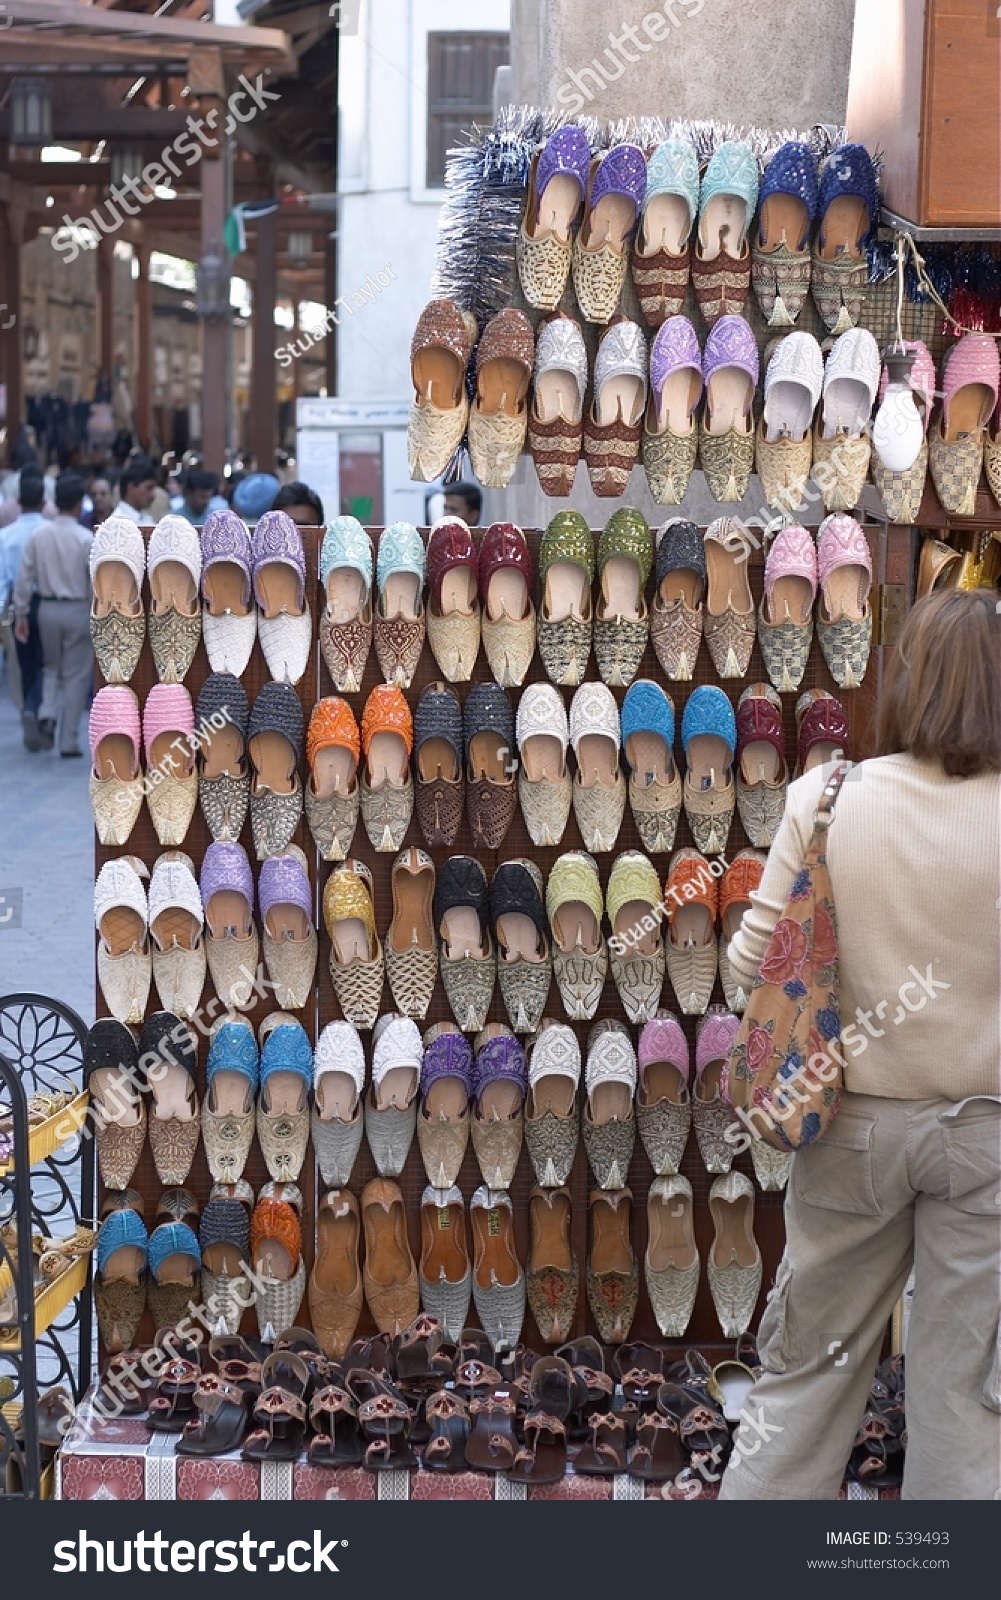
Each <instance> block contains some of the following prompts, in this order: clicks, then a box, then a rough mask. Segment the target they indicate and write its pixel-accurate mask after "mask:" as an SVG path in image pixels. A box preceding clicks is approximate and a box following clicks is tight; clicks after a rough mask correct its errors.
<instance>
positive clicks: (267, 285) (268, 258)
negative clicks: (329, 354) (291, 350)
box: [250, 211, 298, 472]
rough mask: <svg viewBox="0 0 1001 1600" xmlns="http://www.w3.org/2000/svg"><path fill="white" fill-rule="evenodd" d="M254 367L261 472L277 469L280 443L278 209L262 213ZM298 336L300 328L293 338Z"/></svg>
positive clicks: (254, 434) (255, 439)
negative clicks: (276, 322) (277, 397)
mask: <svg viewBox="0 0 1001 1600" xmlns="http://www.w3.org/2000/svg"><path fill="white" fill-rule="evenodd" d="M254 228H255V232H256V245H257V249H256V255H255V259H256V275H255V278H254V319H253V343H252V349H251V358H250V360H251V371H250V448H251V452H252V453H253V454H254V455H255V456H256V457H257V470H258V472H274V470H275V449H276V446H277V443H278V416H277V399H276V396H275V374H276V369H275V299H276V297H277V293H278V213H277V211H272V212H271V214H270V216H267V217H258V218H257V221H256V222H255V223H254ZM295 337H298V333H297V331H294V332H293V338H295Z"/></svg>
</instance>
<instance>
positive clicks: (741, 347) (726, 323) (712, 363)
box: [702, 317, 758, 389]
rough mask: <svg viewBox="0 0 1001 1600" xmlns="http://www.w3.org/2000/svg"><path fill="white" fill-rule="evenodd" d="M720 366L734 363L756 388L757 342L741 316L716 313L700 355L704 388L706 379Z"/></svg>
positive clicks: (713, 374)
mask: <svg viewBox="0 0 1001 1600" xmlns="http://www.w3.org/2000/svg"><path fill="white" fill-rule="evenodd" d="M724 367H737V368H738V369H739V370H740V371H741V372H746V373H747V376H748V377H749V378H750V380H751V383H752V384H753V385H754V387H755V388H757V384H758V345H757V341H756V339H755V337H754V334H753V333H752V332H751V328H750V325H749V324H748V323H747V322H745V320H744V318H743V317H720V319H719V321H718V322H717V323H716V324H715V326H714V327H713V328H712V330H711V331H710V334H709V337H708V339H707V340H706V348H705V354H704V355H703V358H702V377H703V379H704V380H705V385H706V388H707V389H708V387H709V383H710V380H711V379H712V378H714V377H715V375H716V373H717V372H720V371H721V370H722V369H723V368H724Z"/></svg>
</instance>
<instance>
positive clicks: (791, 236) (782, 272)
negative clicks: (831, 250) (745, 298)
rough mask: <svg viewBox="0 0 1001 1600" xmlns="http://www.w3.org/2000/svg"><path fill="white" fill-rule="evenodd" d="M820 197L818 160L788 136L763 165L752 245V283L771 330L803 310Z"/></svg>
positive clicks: (785, 324)
mask: <svg viewBox="0 0 1001 1600" xmlns="http://www.w3.org/2000/svg"><path fill="white" fill-rule="evenodd" d="M819 199H820V185H819V182H818V178H817V158H816V156H815V155H814V154H813V151H812V150H811V149H810V147H809V145H807V144H804V143H803V142H802V140H800V139H789V140H788V141H787V142H786V143H785V144H783V145H780V146H779V148H778V149H777V150H776V152H775V154H774V155H773V156H772V158H771V160H770V161H769V162H768V165H767V166H766V168H765V175H764V177H763V178H762V180H761V188H760V191H759V208H758V225H757V228H756V229H755V232H754V242H753V244H752V246H751V281H752V282H753V284H754V293H755V295H756V297H757V301H758V305H759V306H760V307H761V313H762V315H763V316H764V317H765V318H766V319H767V322H768V326H769V327H770V328H791V327H792V325H793V323H794V322H795V321H796V318H797V317H798V316H799V314H800V312H801V311H802V309H803V303H804V301H805V300H806V297H807V294H808V293H809V289H810V267H811V257H810V231H811V229H812V227H813V222H814V218H815V217H816V215H817V205H818V203H819Z"/></svg>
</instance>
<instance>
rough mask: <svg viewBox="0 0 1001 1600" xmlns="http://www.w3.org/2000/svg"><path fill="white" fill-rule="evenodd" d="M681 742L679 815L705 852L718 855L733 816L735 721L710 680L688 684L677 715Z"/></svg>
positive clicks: (730, 710)
mask: <svg viewBox="0 0 1001 1600" xmlns="http://www.w3.org/2000/svg"><path fill="white" fill-rule="evenodd" d="M681 742H682V744H683V745H684V747H685V766H686V771H685V784H684V802H685V816H686V817H687V818H688V826H689V827H690V828H691V830H692V833H693V835H694V838H695V843H696V844H697V845H698V847H699V849H700V850H701V851H702V852H703V853H704V854H705V855H709V856H712V855H723V854H724V853H725V851H726V842H727V838H728V837H729V833H730V824H731V823H732V821H733V812H734V806H735V804H736V791H735V789H734V780H733V758H734V754H735V752H736V745H737V724H736V720H735V718H734V715H733V707H732V705H731V704H730V702H729V700H728V699H727V697H726V695H725V694H724V693H723V690H722V689H717V688H716V687H715V685H702V686H701V687H699V688H698V689H695V690H693V692H692V693H691V694H690V695H689V697H688V700H687V701H686V703H685V714H684V716H683V718H682V720H681Z"/></svg>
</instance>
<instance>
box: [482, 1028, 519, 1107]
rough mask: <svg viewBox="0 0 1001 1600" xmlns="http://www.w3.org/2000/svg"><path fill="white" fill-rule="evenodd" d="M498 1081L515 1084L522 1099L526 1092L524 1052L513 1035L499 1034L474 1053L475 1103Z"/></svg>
mask: <svg viewBox="0 0 1001 1600" xmlns="http://www.w3.org/2000/svg"><path fill="white" fill-rule="evenodd" d="M500 1079H507V1080H508V1081H509V1082H510V1083H516V1084H517V1085H518V1087H519V1089H520V1090H521V1092H522V1098H524V1096H525V1095H526V1094H527V1092H528V1068H527V1066H526V1065H525V1052H524V1050H523V1049H522V1047H521V1045H520V1043H519V1042H518V1040H517V1039H516V1038H515V1036H514V1034H513V1033H499V1034H497V1035H496V1036H495V1037H494V1038H493V1039H488V1040H487V1041H486V1043H485V1044H482V1045H481V1046H480V1048H479V1050H478V1051H477V1052H476V1059H475V1060H474V1062H473V1088H474V1090H475V1092H476V1099H477V1101H479V1100H481V1099H482V1098H483V1092H484V1090H485V1089H487V1088H489V1086H490V1084H492V1083H497V1082H498V1081H499V1080H500Z"/></svg>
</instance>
